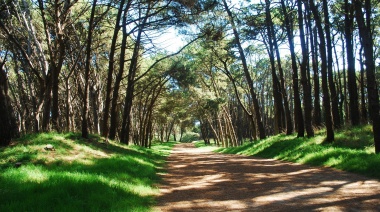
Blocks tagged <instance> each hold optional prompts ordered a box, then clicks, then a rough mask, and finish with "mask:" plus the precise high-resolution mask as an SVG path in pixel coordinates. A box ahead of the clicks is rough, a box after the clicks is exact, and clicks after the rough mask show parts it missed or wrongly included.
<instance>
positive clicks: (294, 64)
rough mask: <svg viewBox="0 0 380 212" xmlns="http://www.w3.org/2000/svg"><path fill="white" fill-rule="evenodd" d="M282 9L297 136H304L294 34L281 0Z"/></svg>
mask: <svg viewBox="0 0 380 212" xmlns="http://www.w3.org/2000/svg"><path fill="white" fill-rule="evenodd" d="M281 6H282V11H283V14H284V18H285V26H286V34H287V37H288V42H289V50H290V56H291V59H292V69H293V92H294V116H295V120H296V126H297V133H298V134H297V136H298V137H304V133H305V127H304V120H303V114H302V107H301V99H300V92H299V87H298V68H297V59H296V53H295V50H294V36H293V24H292V20H291V19H290V17H289V13H288V10H287V8H286V5H285V1H284V0H281Z"/></svg>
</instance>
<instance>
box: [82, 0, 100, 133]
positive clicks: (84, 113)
mask: <svg viewBox="0 0 380 212" xmlns="http://www.w3.org/2000/svg"><path fill="white" fill-rule="evenodd" d="M96 2H97V0H93V3H92V9H91V15H90V21H89V27H88V35H87V44H86V45H87V46H86V66H85V73H84V89H83V90H84V91H83V92H84V95H83V107H82V138H88V108H89V78H90V64H91V43H92V32H93V29H94V17H95V8H96Z"/></svg>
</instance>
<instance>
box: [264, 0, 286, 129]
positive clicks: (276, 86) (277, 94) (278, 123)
mask: <svg viewBox="0 0 380 212" xmlns="http://www.w3.org/2000/svg"><path fill="white" fill-rule="evenodd" d="M265 13H266V28H267V34H268V44H269V49H268V54H269V59H270V64H271V73H272V90H273V98H274V133H275V134H278V133H280V132H282V131H283V126H282V118H283V116H284V110H283V106H282V96H281V90H280V81H279V80H278V77H277V74H276V66H275V60H274V47H273V43H274V42H276V40H275V38H274V37H273V35H274V32H272V29H273V22H272V17H271V13H270V2H269V0H266V1H265Z"/></svg>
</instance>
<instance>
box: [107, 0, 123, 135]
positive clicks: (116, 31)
mask: <svg viewBox="0 0 380 212" xmlns="http://www.w3.org/2000/svg"><path fill="white" fill-rule="evenodd" d="M124 4H125V0H121V1H120V4H119V9H118V11H117V16H116V22H115V27H114V31H113V35H112V41H111V47H110V56H109V59H108V73H107V85H106V100H105V101H104V109H103V121H102V127H101V131H102V135H103V136H104V137H108V130H109V129H108V118H109V111H110V104H111V92H112V75H113V72H114V68H115V67H114V63H115V51H116V42H117V38H118V35H119V31H120V28H121V26H120V20H121V15H122V13H123V8H124ZM124 11H125V12H126V10H124ZM123 36H124V35H123ZM123 39H124V38H123ZM121 51H124V50H123V49H122V50H121ZM123 65H124V63H122V64H120V67H121V66H123ZM115 83H116V82H115Z"/></svg>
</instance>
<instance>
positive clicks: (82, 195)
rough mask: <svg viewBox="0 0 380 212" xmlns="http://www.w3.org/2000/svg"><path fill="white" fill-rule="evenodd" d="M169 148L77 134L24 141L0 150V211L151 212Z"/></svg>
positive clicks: (38, 135)
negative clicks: (148, 146) (50, 147)
mask: <svg viewBox="0 0 380 212" xmlns="http://www.w3.org/2000/svg"><path fill="white" fill-rule="evenodd" d="M47 144H52V145H53V146H54V148H55V151H47V150H45V149H44V147H45V146H46V145H47ZM173 144H174V143H163V144H159V145H153V146H152V149H146V148H142V147H138V146H126V145H122V144H119V143H115V142H110V143H105V142H104V140H103V139H102V138H101V137H98V136H94V135H92V136H91V137H90V139H86V140H84V139H81V137H80V134H77V133H67V134H58V133H42V134H33V135H27V136H24V137H23V138H21V139H19V140H17V141H16V142H14V143H12V145H11V146H9V147H5V148H1V149H0V173H1V174H0V196H1V198H0V211H150V210H151V207H152V206H153V205H154V195H156V194H157V193H158V189H157V188H156V187H155V184H156V183H157V182H158V180H159V177H158V175H157V172H160V171H162V166H163V164H164V161H165V158H166V156H167V155H168V154H169V152H170V149H171V147H172V146H173Z"/></svg>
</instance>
